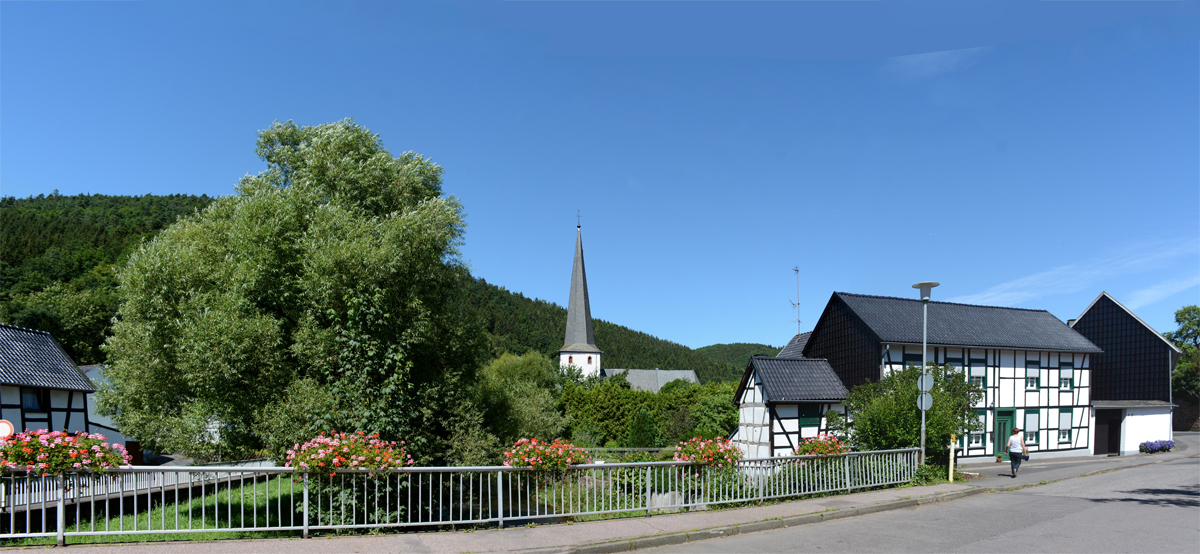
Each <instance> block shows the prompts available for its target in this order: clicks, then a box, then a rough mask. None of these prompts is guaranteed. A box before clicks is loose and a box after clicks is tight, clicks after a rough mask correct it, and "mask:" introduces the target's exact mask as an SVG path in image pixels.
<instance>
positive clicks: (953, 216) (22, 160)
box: [0, 1, 1200, 347]
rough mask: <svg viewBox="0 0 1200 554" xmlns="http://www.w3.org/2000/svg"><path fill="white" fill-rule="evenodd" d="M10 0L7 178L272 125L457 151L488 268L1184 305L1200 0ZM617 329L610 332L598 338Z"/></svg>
mask: <svg viewBox="0 0 1200 554" xmlns="http://www.w3.org/2000/svg"><path fill="white" fill-rule="evenodd" d="M961 4H964V3H961V2H957V3H932V4H931V3H920V4H914V3H908V2H887V3H838V2H832V3H815V2H813V3H810V2H744V3H743V2H732V3H725V2H700V3H691V2H500V3H495V2H451V3H432V2H431V3H425V2H404V3H400V2H360V3H347V4H341V3H327V2H312V3H308V2H287V3H283V2H278V3H258V2H236V3H221V2H211V1H210V2H194V3H187V2H171V3H163V2H155V1H145V2H103V1H101V2H45V3H41V2H28V3H26V2H0V194H3V195H5V196H17V197H24V196H29V195H37V194H43V193H49V192H51V191H52V190H55V189H57V190H59V191H60V192H61V193H62V194H77V193H104V194H147V193H150V194H171V193H188V194H209V195H225V194H231V193H232V192H233V185H234V183H236V182H237V180H238V179H239V178H240V177H241V176H243V175H245V174H247V173H257V172H258V171H261V170H262V169H263V168H264V164H263V163H262V162H261V161H260V160H258V159H257V157H255V155H254V152H253V150H254V138H255V133H256V132H257V131H258V130H260V129H263V128H265V127H267V126H268V125H270V124H271V122H272V121H276V120H279V121H284V120H288V119H291V120H294V121H296V122H297V123H300V124H319V123H324V122H329V121H336V120H339V119H342V118H346V117H353V118H354V119H355V121H356V122H358V123H360V124H362V125H364V126H366V127H368V128H370V129H372V130H373V131H374V132H376V133H378V134H379V135H380V136H381V137H382V138H383V140H384V142H385V144H386V145H387V146H388V147H389V148H390V149H391V150H392V151H393V152H394V153H399V152H402V151H407V150H413V151H416V152H419V153H421V154H424V155H426V156H429V157H431V158H432V159H433V160H434V161H435V162H437V163H439V164H441V165H442V166H443V167H444V168H445V170H446V173H445V191H446V193H447V194H452V195H454V196H457V197H458V198H460V199H461V200H462V202H463V203H464V205H465V206H466V212H467V214H468V215H467V223H468V228H467V235H466V244H465V245H464V248H463V255H464V258H466V259H467V260H468V261H469V263H470V264H471V267H472V269H473V271H474V273H475V274H476V275H477V276H480V277H483V278H485V279H487V280H488V281H489V282H492V283H496V284H499V285H502V286H504V287H506V288H508V289H509V290H513V291H519V292H522V293H524V294H525V295H527V296H532V297H537V298H543V299H546V300H550V301H553V302H557V303H559V304H560V305H564V304H565V303H566V300H567V295H568V287H569V279H570V272H571V256H572V252H573V247H574V240H575V229H574V227H575V223H576V211H577V210H578V211H579V212H580V213H581V214H582V222H583V234H584V248H585V252H586V256H587V263H588V283H589V286H590V296H591V301H592V313H593V315H594V316H595V317H597V318H601V319H605V320H608V321H613V322H616V323H619V324H622V325H626V326H629V327H632V328H634V329H637V330H640V331H644V332H647V333H650V334H653V335H656V336H659V337H662V338H665V339H669V340H673V341H676V342H679V343H682V344H685V345H688V346H692V347H699V346H704V345H707V344H713V343H721V342H765V343H770V344H774V345H782V344H783V343H784V342H786V341H787V339H788V338H790V337H791V335H792V334H794V333H795V332H796V329H797V324H796V317H797V312H796V311H795V310H794V309H793V308H792V305H791V303H790V300H795V297H796V275H795V274H794V273H793V272H792V268H793V267H799V268H800V274H799V276H800V288H801V291H800V298H799V300H800V309H799V317H800V319H801V320H802V323H801V325H802V326H803V328H804V329H805V330H807V329H809V328H811V326H812V325H813V324H814V323H815V322H816V320H817V318H818V317H819V316H820V313H821V310H822V309H823V307H824V305H825V303H826V302H827V301H828V299H829V296H830V294H831V293H832V292H833V291H846V292H854V293H862V294H878V295H889V296H907V297H914V298H915V296H916V294H915V291H913V290H912V289H911V288H910V285H911V284H912V283H915V282H917V281H923V280H936V281H940V282H941V283H942V286H941V287H939V288H938V289H936V290H935V291H934V299H935V300H953V301H960V302H969V303H980V304H992V305H1005V306H1016V307H1023V308H1039V309H1047V310H1049V311H1050V312H1052V313H1053V314H1054V315H1056V316H1058V317H1059V318H1061V319H1064V320H1065V319H1067V318H1072V317H1075V316H1077V315H1078V314H1079V313H1080V312H1081V311H1082V310H1083V309H1084V307H1086V306H1087V305H1088V304H1089V303H1090V302H1091V301H1092V299H1093V298H1095V297H1096V296H1097V295H1098V294H1099V293H1100V291H1102V290H1107V291H1108V292H1109V293H1110V294H1113V295H1114V296H1115V297H1116V298H1117V299H1118V300H1120V301H1122V302H1124V303H1125V304H1126V305H1127V306H1129V307H1131V308H1133V309H1134V310H1135V312H1136V313H1138V314H1139V315H1140V316H1141V317H1142V318H1143V319H1145V320H1146V321H1148V322H1149V323H1150V324H1151V325H1153V326H1155V327H1156V328H1157V329H1159V330H1160V331H1165V330H1171V329H1173V328H1174V327H1175V325H1174V322H1173V313H1174V311H1175V310H1176V309H1178V308H1180V307H1181V306H1183V305H1185V304H1194V303H1197V302H1198V301H1200V154H1198V153H1200V19H1198V17H1197V16H1198V14H1200V9H1198V7H1197V3H1196V2H1095V3H1093V2H972V3H970V5H969V6H963V5H961ZM600 346H601V347H603V345H600Z"/></svg>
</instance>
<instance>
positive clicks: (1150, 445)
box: [1138, 441, 1175, 454]
mask: <svg viewBox="0 0 1200 554" xmlns="http://www.w3.org/2000/svg"><path fill="white" fill-rule="evenodd" d="M1172 448H1175V441H1146V442H1143V443H1142V444H1140V445H1138V450H1140V451H1142V452H1144V453H1146V454H1153V453H1155V452H1169V451H1170V450H1171V449H1172Z"/></svg>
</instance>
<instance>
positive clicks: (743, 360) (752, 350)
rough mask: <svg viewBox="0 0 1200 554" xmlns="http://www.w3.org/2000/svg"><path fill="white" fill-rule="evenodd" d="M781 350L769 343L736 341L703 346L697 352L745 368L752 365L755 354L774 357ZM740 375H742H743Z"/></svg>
mask: <svg viewBox="0 0 1200 554" xmlns="http://www.w3.org/2000/svg"><path fill="white" fill-rule="evenodd" d="M780 350H783V348H781V347H777V346H771V345H769V344H757V343H748V342H735V343H732V344H710V345H708V346H701V347H700V348H697V349H696V352H699V353H701V354H703V355H705V356H708V357H709V358H712V359H714V360H717V361H719V362H725V363H727V364H730V365H732V366H734V367H737V368H741V369H745V368H746V366H748V365H750V358H752V357H754V356H772V357H774V356H775V355H776V354H779V351H780ZM738 377H741V375H739V376H738Z"/></svg>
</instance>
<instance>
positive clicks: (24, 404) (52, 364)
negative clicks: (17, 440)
mask: <svg viewBox="0 0 1200 554" xmlns="http://www.w3.org/2000/svg"><path fill="white" fill-rule="evenodd" d="M95 391H96V388H95V387H94V386H92V383H91V381H89V380H88V378H87V377H86V376H84V374H83V373H81V372H80V371H79V368H78V367H76V366H75V362H74V361H73V360H71V357H70V356H68V355H67V353H66V351H64V350H63V349H62V346H60V345H59V344H58V341H56V340H54V337H52V336H50V333H47V332H45V331H36V330H33V329H25V328H22V327H15V326H12V325H4V324H0V417H2V418H4V419H6V420H8V422H9V423H12V424H13V427H14V428H16V430H17V431H22V430H26V429H28V430H34V429H47V430H50V431H66V432H69V433H74V432H77V431H87V432H90V431H91V427H90V425H89V424H88V400H87V398H88V395H89V394H90V393H93V392H95Z"/></svg>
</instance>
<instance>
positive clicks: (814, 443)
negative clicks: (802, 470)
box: [793, 433, 850, 456]
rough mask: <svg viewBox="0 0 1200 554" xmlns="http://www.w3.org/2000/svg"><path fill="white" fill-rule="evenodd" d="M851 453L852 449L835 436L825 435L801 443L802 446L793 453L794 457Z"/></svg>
mask: <svg viewBox="0 0 1200 554" xmlns="http://www.w3.org/2000/svg"><path fill="white" fill-rule="evenodd" d="M849 451H850V447H849V446H846V443H844V442H842V441H840V440H838V438H837V437H835V436H833V435H826V434H824V433H822V434H820V435H817V436H815V437H810V438H807V439H804V440H802V441H800V446H797V447H796V451H795V452H793V455H794V456H830V455H834V454H845V453H846V452H849Z"/></svg>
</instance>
